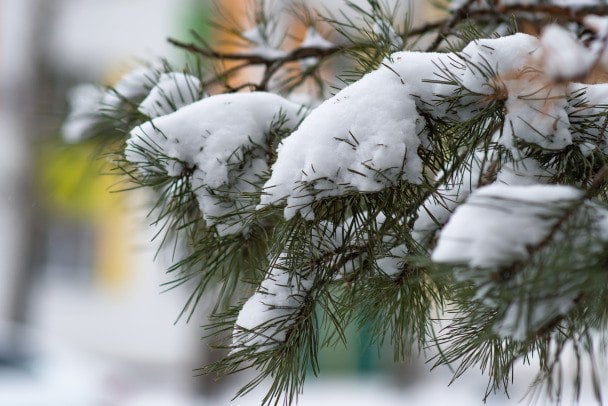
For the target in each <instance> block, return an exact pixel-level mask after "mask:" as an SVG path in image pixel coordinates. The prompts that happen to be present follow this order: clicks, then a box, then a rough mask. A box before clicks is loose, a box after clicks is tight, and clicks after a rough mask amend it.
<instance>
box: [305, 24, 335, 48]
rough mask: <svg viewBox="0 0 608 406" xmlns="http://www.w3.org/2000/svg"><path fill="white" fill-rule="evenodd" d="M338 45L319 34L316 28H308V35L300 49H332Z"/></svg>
mask: <svg viewBox="0 0 608 406" xmlns="http://www.w3.org/2000/svg"><path fill="white" fill-rule="evenodd" d="M335 46H336V45H335V44H334V43H333V42H331V41H328V40H326V39H325V38H323V37H322V36H321V34H319V32H318V31H317V30H316V29H315V27H308V29H307V30H306V35H305V36H304V39H303V40H302V43H301V44H300V48H321V49H331V48H333V47H335Z"/></svg>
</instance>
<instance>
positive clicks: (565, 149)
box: [64, 0, 608, 404]
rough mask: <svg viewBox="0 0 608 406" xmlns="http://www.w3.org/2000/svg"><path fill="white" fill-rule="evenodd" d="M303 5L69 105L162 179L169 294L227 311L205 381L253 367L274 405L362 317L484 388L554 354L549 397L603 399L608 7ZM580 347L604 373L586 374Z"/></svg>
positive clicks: (90, 128) (80, 131)
mask: <svg viewBox="0 0 608 406" xmlns="http://www.w3.org/2000/svg"><path fill="white" fill-rule="evenodd" d="M307 3H309V2H300V3H295V2H276V3H275V4H271V3H268V2H266V3H264V2H258V3H256V4H255V7H253V8H252V12H251V20H250V21H249V23H248V25H244V26H243V25H239V24H238V23H237V22H236V20H235V19H234V18H232V17H231V16H230V15H227V14H226V13H224V12H223V11H222V10H221V3H220V5H219V6H218V15H217V19H216V20H215V23H214V24H215V27H216V29H218V30H224V31H225V32H226V33H228V34H230V35H231V38H232V41H236V43H237V44H238V45H239V48H238V50H237V51H230V52H228V51H224V50H223V49H226V48H223V47H222V46H221V44H216V43H210V42H208V41H206V40H205V39H203V38H199V37H196V41H194V42H192V43H190V42H184V41H180V40H179V39H170V42H171V43H172V44H173V45H175V46H176V47H177V48H179V49H182V50H184V51H186V52H187V53H188V54H189V55H190V59H189V60H190V61H195V62H194V63H191V65H189V66H186V67H183V68H175V67H174V66H172V65H171V64H169V63H168V62H162V63H157V64H152V65H150V66H147V67H144V68H141V69H138V70H136V71H133V72H131V73H129V74H128V75H126V76H125V77H124V78H123V79H122V80H120V81H119V82H118V83H117V84H116V85H115V86H114V87H111V88H102V87H95V86H92V85H87V86H86V87H81V88H78V89H76V90H75V92H74V93H73V94H72V96H73V97H72V98H71V101H72V113H71V114H70V116H69V117H68V119H67V121H66V124H65V127H64V133H65V135H66V138H67V139H69V140H71V141H77V140H82V139H85V138H95V139H98V140H100V141H101V140H105V141H108V140H110V141H111V142H109V143H107V144H106V145H109V148H110V149H112V151H111V155H110V156H111V157H112V162H113V164H114V166H115V169H116V170H117V171H118V172H120V174H121V175H122V177H123V179H126V182H127V185H128V187H127V188H132V187H143V188H146V189H148V190H151V191H152V193H151V194H152V196H153V197H154V201H153V204H152V209H151V210H150V218H151V219H152V220H153V222H154V223H155V224H156V225H157V226H158V229H159V230H160V231H159V234H158V235H157V239H158V240H159V241H161V245H162V247H164V248H163V249H169V250H174V257H175V263H174V265H172V266H171V268H170V269H169V273H170V274H171V275H173V277H174V279H173V283H172V285H174V286H178V285H181V284H186V283H188V284H189V286H194V290H193V291H192V294H191V296H190V298H189V300H188V302H187V303H186V305H185V307H184V309H183V311H182V316H184V317H189V316H190V315H191V314H192V312H193V311H194V310H195V308H196V306H197V304H198V303H199V302H200V301H201V299H202V298H203V297H213V300H214V301H215V303H216V306H215V308H214V311H213V314H212V316H211V322H210V325H209V326H208V329H209V330H208V331H209V334H210V335H211V336H212V337H213V338H214V339H215V341H216V342H217V344H218V346H220V347H224V348H226V349H227V352H226V354H227V355H226V357H225V358H224V359H222V360H221V361H219V362H217V363H215V364H212V365H207V366H205V367H204V368H203V372H205V373H220V374H229V373H233V372H236V371H240V370H243V369H253V370H255V371H256V372H257V376H256V377H255V378H254V379H253V380H252V381H251V382H250V383H248V384H247V385H246V386H245V387H243V388H242V389H241V391H240V392H239V394H242V393H246V392H247V391H249V390H250V389H252V388H254V387H255V386H256V385H257V384H258V383H260V382H261V381H262V380H264V379H270V382H271V386H270V389H269V391H268V393H267V395H266V397H265V398H264V402H265V403H267V404H274V403H277V402H279V401H281V400H282V399H285V400H287V401H288V402H291V401H294V400H295V399H296V397H297V395H298V393H300V391H301V389H302V385H303V383H304V379H305V376H306V374H307V373H310V372H312V373H315V374H316V373H317V372H318V370H319V368H318V359H317V356H318V352H319V350H320V349H321V348H323V347H327V346H334V345H337V344H340V343H344V344H346V345H348V343H347V342H346V337H345V334H344V330H345V328H346V326H347V325H353V324H354V325H357V326H360V327H363V326H366V328H369V329H371V332H372V334H371V335H372V337H373V338H374V342H375V343H376V344H378V345H381V344H383V343H390V344H391V345H392V347H393V348H394V356H395V360H396V361H400V360H403V359H404V358H406V357H408V356H409V354H410V352H411V350H412V349H413V350H415V351H420V352H422V353H423V354H426V356H427V357H428V358H429V360H430V361H431V363H432V364H434V365H442V364H449V365H451V366H452V368H453V370H454V374H455V377H458V376H460V375H461V374H462V373H464V372H465V371H467V370H469V369H471V368H479V369H481V371H482V372H483V373H484V374H486V375H487V377H488V387H487V390H486V393H485V394H483V393H482V394H480V396H482V397H483V396H484V395H485V397H487V396H488V395H490V394H491V393H494V392H496V391H507V390H508V386H509V383H510V381H511V376H512V373H513V367H514V365H516V364H517V363H521V362H529V360H530V359H535V360H537V361H538V363H539V365H540V369H539V371H540V372H539V376H538V379H537V380H536V381H535V384H536V385H537V386H538V387H541V388H544V389H545V390H546V391H547V393H548V394H549V395H550V396H552V397H553V398H554V399H556V400H559V399H560V397H561V394H562V388H563V387H564V385H572V386H573V387H574V392H575V394H576V395H578V393H580V391H581V390H590V391H593V392H594V393H595V396H596V397H597V398H598V400H600V401H601V399H602V393H601V390H600V386H601V379H602V378H601V376H600V375H601V367H598V363H600V362H601V358H602V356H601V355H599V354H602V351H605V350H607V348H606V332H607V331H608V325H607V323H608V201H607V198H608V194H607V191H608V188H607V180H608V179H607V178H608V155H607V154H608V131H607V130H606V127H607V124H608V121H607V117H608V84H605V83H603V82H605V81H606V78H608V76H607V75H606V70H607V69H608V51H607V44H608V17H606V16H608V6H606V5H604V4H603V2H601V1H597V2H595V1H585V2H581V4H578V2H576V1H570V2H568V1H555V2H548V1H542V2H541V1H539V2H533V1H526V2H517V1H501V0H494V1H491V0H476V1H475V0H467V1H463V0H461V1H453V2H452V3H450V4H446V5H445V6H446V9H445V10H444V16H445V18H444V19H441V20H438V21H435V22H431V23H421V22H420V21H414V20H413V19H412V18H411V17H410V16H412V15H415V14H411V13H409V12H407V11H408V10H406V12H405V13H404V12H403V10H402V7H399V6H397V7H390V5H389V4H385V3H383V2H382V1H379V0H367V2H351V1H348V0H345V1H344V2H343V7H342V8H341V9H340V10H339V11H335V10H334V11H328V10H323V8H320V9H319V10H320V11H317V10H315V9H314V8H313V7H312V6H311V5H310V4H307ZM393 3H394V2H393ZM397 4H399V2H397ZM410 11H411V10H410ZM294 27H301V28H300V29H296V28H294ZM297 32H300V33H301V35H300V34H297ZM233 45H234V44H233ZM569 348H570V349H572V348H574V353H575V354H576V356H577V362H579V363H583V362H584V360H585V359H586V360H589V361H590V364H591V365H592V366H593V367H592V368H590V369H589V370H586V369H585V370H582V369H581V371H579V372H578V373H577V374H576V377H575V378H573V379H572V381H568V379H567V378H566V377H565V374H563V373H562V370H561V369H562V355H563V353H564V351H566V350H567V349H569ZM437 349H438V350H437ZM604 354H605V353H604ZM583 373H586V374H590V377H589V378H590V379H589V381H590V382H591V384H590V385H591V387H590V388H586V389H585V388H582V389H581V380H582V378H581V374H583Z"/></svg>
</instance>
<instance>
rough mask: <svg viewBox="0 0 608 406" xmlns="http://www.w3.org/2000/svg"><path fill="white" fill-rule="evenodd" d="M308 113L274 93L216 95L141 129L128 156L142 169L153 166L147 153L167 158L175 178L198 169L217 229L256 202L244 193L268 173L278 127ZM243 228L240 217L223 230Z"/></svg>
mask: <svg viewBox="0 0 608 406" xmlns="http://www.w3.org/2000/svg"><path fill="white" fill-rule="evenodd" d="M302 114H304V111H303V109H302V108H301V106H300V105H297V104H294V103H292V102H289V101H287V100H285V99H283V98H282V97H280V96H277V95H274V94H270V93H263V92H255V93H242V94H238V93H235V94H222V95H215V96H211V97H207V98H205V99H203V100H200V101H197V102H195V103H193V104H189V105H187V106H185V107H182V108H181V109H179V110H177V111H176V112H174V113H171V114H167V115H165V116H161V117H157V118H155V119H153V120H151V121H148V122H146V123H144V124H142V125H140V126H138V127H136V128H135V129H133V130H132V131H131V133H130V138H129V140H128V141H127V147H126V150H125V154H126V158H127V159H128V160H129V161H130V162H132V163H134V164H141V165H142V166H146V165H147V164H148V157H147V156H146V153H152V154H154V155H159V154H161V155H165V156H166V157H167V158H168V159H166V161H165V162H164V168H163V170H164V171H166V172H167V174H168V175H169V176H175V177H178V176H180V175H181V173H182V171H183V170H184V169H186V167H187V168H188V169H190V170H192V171H193V174H192V185H193V189H194V192H195V193H196V196H197V199H198V202H199V206H200V208H201V211H202V216H203V218H204V219H205V220H206V221H207V224H208V225H210V226H212V225H215V224H217V223H218V219H217V218H218V217H221V216H223V215H226V214H228V213H231V212H234V211H235V210H236V209H239V210H240V209H244V208H245V207H247V206H248V204H250V203H249V202H248V201H247V200H246V199H244V198H243V197H242V194H243V193H246V192H255V191H256V188H257V186H256V185H259V184H261V182H262V179H263V176H264V174H265V172H267V171H268V164H267V143H268V140H267V136H268V132H269V130H270V128H271V125H272V123H273V122H274V121H277V120H278V118H279V116H280V115H284V116H285V118H286V119H287V123H286V125H287V126H288V127H289V128H293V127H295V126H296V125H297V124H298V122H299V120H300V116H301V115H302ZM243 162H244V163H243ZM232 220H234V223H231V221H232ZM243 227H244V225H243V224H242V223H241V222H240V221H239V219H230V220H229V221H227V222H226V221H224V222H223V224H222V226H221V227H218V228H217V229H218V232H219V233H220V234H222V235H226V234H233V233H237V232H241V231H244V229H243Z"/></svg>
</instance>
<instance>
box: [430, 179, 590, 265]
mask: <svg viewBox="0 0 608 406" xmlns="http://www.w3.org/2000/svg"><path fill="white" fill-rule="evenodd" d="M581 196H582V193H581V192H580V191H579V190H577V189H575V188H572V187H569V186H560V185H532V186H507V185H500V184H493V185H490V186H486V187H483V188H480V189H478V190H477V191H475V192H474V193H473V194H471V196H470V197H469V198H468V199H467V201H466V202H465V203H464V204H462V205H461V206H459V207H458V208H457V209H456V211H455V212H454V214H453V215H452V217H451V218H450V220H449V221H448V223H447V224H446V226H445V228H444V229H443V230H442V231H441V233H440V235H439V240H438V242H437V246H436V247H435V249H434V251H433V254H432V259H433V261H435V262H440V263H455V264H468V265H469V266H471V267H481V268H492V267H498V266H502V265H509V264H511V263H512V262H514V261H517V260H520V259H525V258H527V256H528V249H527V248H528V247H529V246H533V245H535V244H538V243H539V242H540V241H542V240H543V238H545V237H546V235H547V233H548V232H549V230H550V228H551V227H552V226H553V225H554V224H555V223H556V221H557V220H558V219H559V215H560V213H562V210H563V209H564V208H565V207H568V206H569V205H572V204H573V202H574V201H576V200H577V199H579V198H580V197H581Z"/></svg>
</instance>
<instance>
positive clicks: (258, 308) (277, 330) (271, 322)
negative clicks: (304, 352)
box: [232, 256, 312, 351]
mask: <svg viewBox="0 0 608 406" xmlns="http://www.w3.org/2000/svg"><path fill="white" fill-rule="evenodd" d="M284 261H285V258H284V257H283V256H281V257H280V258H279V259H278V261H277V263H276V264H275V265H274V266H272V267H271V269H270V270H269V272H268V275H267V276H266V278H265V279H264V280H263V281H262V284H261V285H260V287H259V288H258V290H257V291H256V292H255V293H254V294H253V296H251V297H250V298H249V299H248V300H247V302H245V304H244V305H243V307H242V309H241V311H240V312H239V315H238V317H237V320H236V324H235V327H234V332H233V335H232V346H233V348H234V349H233V351H238V349H239V348H243V347H257V348H258V349H267V348H268V346H274V345H277V344H279V343H281V342H284V341H285V338H286V334H287V330H288V329H289V327H291V326H292V325H293V324H294V323H295V322H296V315H297V312H298V310H299V309H300V307H301V306H302V302H303V301H304V298H305V296H306V294H307V292H308V291H309V290H310V288H311V286H312V281H311V280H309V279H306V278H304V277H302V276H292V275H290V273H289V271H288V270H287V269H286V267H285V264H284Z"/></svg>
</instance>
